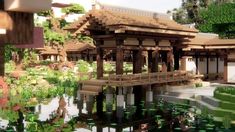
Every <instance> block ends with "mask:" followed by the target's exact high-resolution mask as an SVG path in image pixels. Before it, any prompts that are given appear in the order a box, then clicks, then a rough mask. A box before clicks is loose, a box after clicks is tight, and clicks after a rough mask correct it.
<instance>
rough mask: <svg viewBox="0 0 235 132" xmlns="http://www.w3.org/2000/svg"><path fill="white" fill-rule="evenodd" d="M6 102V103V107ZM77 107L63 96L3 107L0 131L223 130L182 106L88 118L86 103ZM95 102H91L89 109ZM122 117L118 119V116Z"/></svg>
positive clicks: (153, 106) (143, 105)
mask: <svg viewBox="0 0 235 132" xmlns="http://www.w3.org/2000/svg"><path fill="white" fill-rule="evenodd" d="M10 102H11V101H9V102H8V103H10ZM78 104H79V103H77V101H76V99H74V97H73V96H68V95H66V94H64V95H63V96H60V97H54V98H51V99H47V100H44V101H42V102H41V103H40V104H35V105H34V106H30V107H29V106H25V107H24V106H17V105H14V106H13V107H12V108H9V107H5V108H2V109H1V110H0V112H1V114H0V131H6V132H10V131H11V132H13V131H27V132H28V131H29V132H31V131H32V132H33V131H34V132H35V131H58V132H60V131H63V132H71V131H77V132H86V131H88V132H89V131H94V132H96V131H104V132H106V131H107V132H109V131H110V132H115V131H117V132H120V131H126V132H128V131H134V130H140V129H141V130H148V131H153V132H154V131H190V132H191V131H192V132H193V131H208V132H209V131H211V132H214V131H219V130H225V129H224V128H223V127H218V126H222V125H221V124H219V123H217V122H214V121H213V119H212V116H211V115H209V114H203V113H202V112H201V111H200V110H199V109H196V108H194V107H190V106H188V105H185V104H172V103H167V102H165V101H164V100H159V101H157V102H154V103H151V104H150V105H147V104H146V102H144V101H142V102H141V104H140V106H141V110H140V111H139V113H138V111H137V109H136V107H135V106H132V107H126V108H125V109H122V110H121V111H120V110H111V111H109V110H108V109H107V107H108V106H107V107H106V108H104V113H103V115H102V117H101V118H100V117H98V116H96V115H95V114H94V112H95V110H93V112H92V113H91V114H88V111H87V110H86V109H87V108H86V103H84V104H83V109H82V111H81V113H79V109H78V108H79V107H80V106H78ZM95 105H96V102H93V104H92V106H93V109H94V108H95V107H94V106H95ZM120 115H122V116H120Z"/></svg>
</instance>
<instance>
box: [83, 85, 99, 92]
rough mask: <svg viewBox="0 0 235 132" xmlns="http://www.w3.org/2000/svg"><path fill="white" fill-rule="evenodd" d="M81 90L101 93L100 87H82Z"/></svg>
mask: <svg viewBox="0 0 235 132" xmlns="http://www.w3.org/2000/svg"><path fill="white" fill-rule="evenodd" d="M82 90H87V91H94V92H101V91H102V86H94V85H83V86H82Z"/></svg>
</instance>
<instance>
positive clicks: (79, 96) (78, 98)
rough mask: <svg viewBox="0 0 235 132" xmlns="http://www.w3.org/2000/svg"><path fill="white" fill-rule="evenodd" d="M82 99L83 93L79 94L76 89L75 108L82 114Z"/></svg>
mask: <svg viewBox="0 0 235 132" xmlns="http://www.w3.org/2000/svg"><path fill="white" fill-rule="evenodd" d="M83 99H84V95H83V94H80V92H79V90H78V91H77V100H78V101H77V108H78V110H79V115H81V114H82V109H83Z"/></svg>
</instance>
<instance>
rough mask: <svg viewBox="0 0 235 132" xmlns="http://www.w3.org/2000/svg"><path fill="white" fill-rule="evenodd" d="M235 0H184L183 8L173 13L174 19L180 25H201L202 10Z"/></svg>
mask: <svg viewBox="0 0 235 132" xmlns="http://www.w3.org/2000/svg"><path fill="white" fill-rule="evenodd" d="M232 1H233V2H234V1H235V0H182V6H181V7H180V8H178V9H174V10H173V11H172V15H173V19H174V20H175V21H177V22H179V23H183V24H185V23H188V24H189V23H195V24H196V25H197V24H198V23H200V21H201V18H200V16H199V12H200V10H204V9H206V8H208V6H209V5H211V4H223V3H231V2H232Z"/></svg>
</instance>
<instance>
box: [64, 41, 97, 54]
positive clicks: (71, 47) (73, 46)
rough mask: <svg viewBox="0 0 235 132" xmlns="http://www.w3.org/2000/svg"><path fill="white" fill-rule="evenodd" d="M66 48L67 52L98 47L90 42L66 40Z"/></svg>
mask: <svg viewBox="0 0 235 132" xmlns="http://www.w3.org/2000/svg"><path fill="white" fill-rule="evenodd" d="M64 48H65V49H66V51H67V52H68V51H76V52H82V51H84V50H91V49H95V48H96V47H95V46H94V45H92V44H88V43H82V42H76V41H69V42H66V44H65V45H64Z"/></svg>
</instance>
